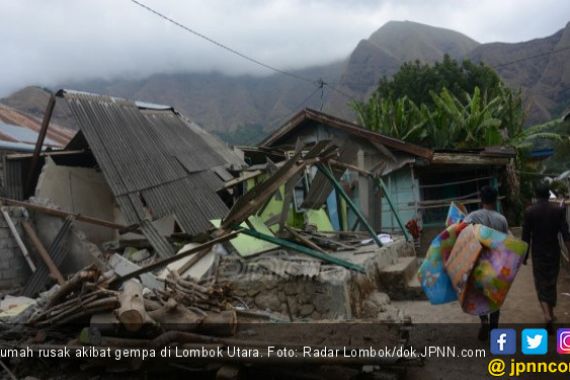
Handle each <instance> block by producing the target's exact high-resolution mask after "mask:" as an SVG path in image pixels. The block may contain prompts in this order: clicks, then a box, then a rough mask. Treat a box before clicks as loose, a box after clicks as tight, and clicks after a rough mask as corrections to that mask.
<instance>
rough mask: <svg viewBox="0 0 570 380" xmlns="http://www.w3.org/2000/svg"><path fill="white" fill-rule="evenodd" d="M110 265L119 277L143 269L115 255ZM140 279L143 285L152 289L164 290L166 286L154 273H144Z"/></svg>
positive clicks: (110, 259) (111, 258) (109, 262)
mask: <svg viewBox="0 0 570 380" xmlns="http://www.w3.org/2000/svg"><path fill="white" fill-rule="evenodd" d="M108 265H109V266H110V267H111V268H112V269H113V270H114V271H115V273H117V274H118V275H119V276H124V275H127V274H129V273H131V272H134V271H136V270H138V269H140V268H141V267H140V266H139V265H137V264H135V263H133V262H131V261H129V260H127V259H126V258H124V257H123V256H121V255H119V254H118V253H115V254H114V255H112V256H111V257H110V258H109V261H108ZM140 279H141V282H142V284H143V285H144V286H145V287H147V288H150V289H163V288H164V284H163V283H162V282H161V281H160V280H159V279H158V278H156V276H155V275H153V274H152V273H144V274H141V275H140Z"/></svg>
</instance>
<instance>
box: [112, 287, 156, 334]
mask: <svg viewBox="0 0 570 380" xmlns="http://www.w3.org/2000/svg"><path fill="white" fill-rule="evenodd" d="M142 291H143V287H142V285H141V283H140V282H138V281H137V280H129V281H127V282H125V284H124V285H123V291H122V292H121V293H120V294H119V302H120V304H121V306H120V307H119V308H118V309H117V310H115V315H116V316H117V319H119V321H120V322H121V324H122V325H123V326H124V327H125V329H127V331H131V332H136V331H139V330H140V329H141V328H142V327H143V326H144V325H145V324H148V323H154V321H153V319H152V318H151V317H150V316H149V315H148V314H147V312H146V310H145V308H144V299H143V294H142Z"/></svg>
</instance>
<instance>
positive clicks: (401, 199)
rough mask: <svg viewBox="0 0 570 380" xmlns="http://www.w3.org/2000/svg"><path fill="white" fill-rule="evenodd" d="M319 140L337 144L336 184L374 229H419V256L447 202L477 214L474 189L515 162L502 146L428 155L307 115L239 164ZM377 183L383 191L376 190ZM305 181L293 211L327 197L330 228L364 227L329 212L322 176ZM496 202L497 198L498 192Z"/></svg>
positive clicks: (330, 198) (279, 156)
mask: <svg viewBox="0 0 570 380" xmlns="http://www.w3.org/2000/svg"><path fill="white" fill-rule="evenodd" d="M323 140H336V141H339V142H341V145H342V146H343V149H344V151H343V154H342V156H341V157H340V158H339V160H341V161H342V162H343V164H344V166H343V167H342V168H340V169H338V170H336V171H335V172H336V174H337V179H338V180H339V181H340V182H341V183H342V184H343V187H344V188H345V189H346V190H347V192H348V193H349V194H350V196H351V199H352V200H353V201H354V202H355V203H356V204H357V205H359V207H360V209H361V210H362V212H363V214H364V215H365V216H366V217H367V219H368V220H369V222H370V224H371V226H372V227H373V228H374V230H375V231H378V232H380V231H384V232H388V233H391V234H393V233H398V232H401V231H403V232H404V233H406V231H405V230H403V228H402V226H403V225H406V224H407V223H408V222H409V221H415V223H417V225H418V226H419V228H420V229H421V230H422V233H421V234H420V235H418V243H420V242H421V245H420V246H421V250H420V251H421V252H425V249H427V246H428V245H429V242H430V241H431V240H432V239H433V237H434V234H435V233H437V232H439V231H440V230H441V228H442V227H443V226H444V222H445V219H446V212H447V209H448V207H449V204H450V203H451V202H452V201H458V202H461V203H462V204H464V205H465V206H466V207H467V208H468V210H472V209H475V208H477V207H478V204H479V199H478V193H479V190H480V188H481V187H483V186H485V185H491V186H494V187H498V188H499V189H500V188H501V183H500V180H503V181H505V180H506V177H507V168H508V166H509V165H511V164H512V161H513V159H514V157H515V152H514V150H513V149H511V148H504V147H494V148H485V149H478V150H436V151H432V150H430V149H426V148H423V147H420V146H417V145H414V144H409V143H406V142H403V141H400V140H397V139H393V138H390V137H387V136H384V135H382V134H380V133H377V132H373V131H369V130H366V129H363V128H362V127H360V126H358V125H356V124H354V123H351V122H348V121H346V120H342V119H339V118H337V117H334V116H331V115H328V114H325V113H322V112H318V111H315V110H312V109H304V110H302V111H301V112H299V113H297V114H296V115H295V116H293V117H292V118H291V119H290V120H288V121H287V122H285V123H284V124H283V126H281V127H280V128H278V129H277V130H275V131H274V132H273V133H272V134H271V135H269V136H268V137H267V138H265V139H264V140H263V141H262V142H261V143H259V145H258V146H257V147H242V149H243V150H244V153H245V159H246V161H248V162H249V163H251V164H253V165H256V164H257V165H259V164H262V163H264V162H265V160H268V159H269V160H271V161H279V160H283V159H285V158H286V157H287V154H288V153H287V152H290V151H292V150H293V149H294V147H295V146H296V144H298V143H299V142H301V143H302V144H314V143H316V142H319V141H323ZM345 169H346V170H345ZM378 178H381V179H382V182H383V186H380V185H378ZM311 180H314V181H315V183H314V184H313V186H312V191H311V190H308V189H305V190H303V189H300V191H299V193H300V195H299V199H300V201H296V202H295V204H294V207H295V208H296V209H297V210H299V209H302V208H304V207H305V208H313V207H314V208H318V207H320V206H321V205H322V204H323V203H324V199H327V202H326V204H327V206H328V208H327V211H328V215H329V217H330V221H331V225H332V227H333V228H334V229H335V230H337V231H338V230H354V229H359V230H363V229H364V228H363V226H362V225H360V227H358V226H356V223H357V221H356V215H355V214H354V213H353V212H352V211H351V210H341V211H340V212H339V211H337V210H336V206H335V202H334V198H335V196H336V194H335V192H334V191H332V193H331V190H333V189H332V188H331V187H330V186H329V187H326V185H327V184H325V187H324V190H322V189H323V178H322V176H320V177H315V178H314V179H312V178H311ZM308 182H309V181H308ZM307 187H308V185H307ZM302 192H304V194H301V193H302ZM317 192H318V194H317ZM499 199H500V200H502V199H504V194H501V195H500V197H499ZM391 206H393V208H392V207H391ZM498 208H499V209H501V204H499V205H498ZM343 214H346V218H345V219H346V220H344V221H343V220H342V215H343ZM339 216H340V218H339Z"/></svg>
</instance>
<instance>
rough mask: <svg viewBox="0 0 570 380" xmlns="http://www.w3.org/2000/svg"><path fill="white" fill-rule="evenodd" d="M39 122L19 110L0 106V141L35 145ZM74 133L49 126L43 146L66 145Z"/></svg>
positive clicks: (55, 126) (39, 126) (56, 126)
mask: <svg viewBox="0 0 570 380" xmlns="http://www.w3.org/2000/svg"><path fill="white" fill-rule="evenodd" d="M40 129H41V121H40V120H39V119H37V118H36V117H33V116H30V115H28V114H25V113H23V112H21V111H19V110H16V109H14V108H12V107H9V106H7V105H5V104H0V140H2V141H7V142H12V143H21V144H28V145H31V146H32V149H33V146H34V145H35V143H36V141H37V136H38V133H39V132H40ZM74 134H75V131H72V130H70V129H67V128H63V127H60V126H58V125H55V124H51V125H50V128H49V129H48V130H47V135H46V139H45V141H44V145H47V146H52V147H62V146H65V144H67V143H68V142H69V141H70V140H71V138H72V137H73V135H74Z"/></svg>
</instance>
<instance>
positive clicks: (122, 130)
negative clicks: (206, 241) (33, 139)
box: [57, 90, 228, 234]
mask: <svg viewBox="0 0 570 380" xmlns="http://www.w3.org/2000/svg"><path fill="white" fill-rule="evenodd" d="M57 95H58V96H61V97H63V98H64V99H66V101H67V103H68V104H69V107H70V109H71V111H72V113H73V115H74V116H75V118H76V119H77V122H78V125H79V128H80V129H81V132H82V133H83V136H84V137H85V139H86V141H87V142H88V144H89V147H90V148H91V151H92V152H93V155H94V156H95V159H96V160H97V163H98V164H99V166H100V167H101V171H102V172H103V175H104V176H105V179H106V180H107V182H108V183H109V186H110V188H111V190H112V192H113V194H114V195H115V197H116V199H117V203H118V204H119V207H120V208H121V211H122V212H123V214H124V216H125V219H126V220H127V222H128V223H129V224H131V223H132V224H134V223H140V222H142V221H144V220H147V219H148V218H149V217H150V218H151V219H152V220H156V219H160V218H162V217H165V216H168V215H174V216H175V218H176V220H177V221H178V223H179V224H180V226H181V227H182V229H183V230H184V231H185V232H187V233H190V234H195V233H200V232H203V231H205V230H207V229H209V228H211V225H210V224H209V220H210V219H215V218H220V217H222V216H224V215H225V214H226V213H227V211H228V209H227V207H226V205H225V204H224V203H223V202H222V200H221V199H220V198H219V197H218V195H217V194H216V190H217V189H218V188H220V187H221V186H222V182H221V180H220V179H219V178H218V177H217V176H216V175H215V174H214V173H213V172H212V171H211V169H213V168H214V167H216V166H219V165H223V164H224V160H223V159H222V157H221V156H220V155H219V154H217V153H216V152H215V151H213V150H212V149H211V148H210V147H209V146H208V144H206V143H205V142H204V141H203V139H201V138H200V136H199V135H197V134H196V133H194V132H193V131H192V130H191V129H190V128H188V127H187V126H186V124H185V123H184V122H183V121H182V120H181V119H180V117H179V116H178V114H177V113H176V112H175V111H174V110H173V109H162V108H160V109H157V108H152V109H151V108H144V109H142V110H141V109H139V107H138V106H137V105H136V104H135V103H133V102H131V101H127V100H125V99H119V98H113V97H109V96H101V95H95V94H88V93H81V92H69V91H65V90H61V91H59V92H58V94H57Z"/></svg>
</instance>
